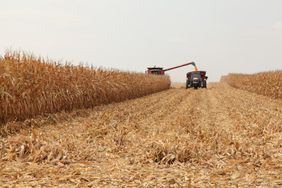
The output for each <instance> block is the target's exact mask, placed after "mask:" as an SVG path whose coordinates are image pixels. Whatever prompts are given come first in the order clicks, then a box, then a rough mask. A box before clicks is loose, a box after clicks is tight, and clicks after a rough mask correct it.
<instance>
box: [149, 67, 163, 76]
mask: <svg viewBox="0 0 282 188" xmlns="http://www.w3.org/2000/svg"><path fill="white" fill-rule="evenodd" d="M146 73H147V74H157V75H164V74H165V71H164V69H163V68H161V67H148V68H147V71H146Z"/></svg>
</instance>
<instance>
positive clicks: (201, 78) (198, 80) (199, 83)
mask: <svg viewBox="0 0 282 188" xmlns="http://www.w3.org/2000/svg"><path fill="white" fill-rule="evenodd" d="M189 65H192V66H194V68H195V70H194V71H192V72H188V73H187V74H186V77H187V80H186V89H188V88H194V89H198V88H207V79H208V77H207V76H206V71H199V70H198V67H197V66H196V64H195V63H194V62H190V63H186V64H183V65H179V66H176V67H171V68H168V69H164V68H162V67H156V66H155V67H148V68H147V71H146V73H147V74H156V75H165V72H167V71H170V70H174V69H178V68H181V67H185V66H189Z"/></svg>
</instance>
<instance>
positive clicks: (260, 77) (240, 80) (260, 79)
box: [222, 71, 282, 98]
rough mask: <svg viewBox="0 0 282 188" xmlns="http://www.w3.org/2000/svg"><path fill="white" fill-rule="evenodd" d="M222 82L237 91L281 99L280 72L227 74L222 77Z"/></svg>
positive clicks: (281, 77) (281, 84) (281, 75)
mask: <svg viewBox="0 0 282 188" xmlns="http://www.w3.org/2000/svg"><path fill="white" fill-rule="evenodd" d="M222 81H224V82H227V83H228V84H229V85H230V86H232V87H235V88H238V89H242V90H246V91H249V92H253V93H257V94H261V95H265V96H270V97H273V98H282V89H281V88H282V71H272V72H262V73H257V74H229V75H227V76H224V77H222Z"/></svg>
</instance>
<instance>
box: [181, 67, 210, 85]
mask: <svg viewBox="0 0 282 188" xmlns="http://www.w3.org/2000/svg"><path fill="white" fill-rule="evenodd" d="M186 76H187V80H186V89H188V88H194V89H198V88H207V79H208V77H207V76H206V71H193V72H188V73H187V75H186Z"/></svg>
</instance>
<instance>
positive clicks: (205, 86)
mask: <svg viewBox="0 0 282 188" xmlns="http://www.w3.org/2000/svg"><path fill="white" fill-rule="evenodd" d="M203 88H207V81H206V80H204V81H203Z"/></svg>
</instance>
